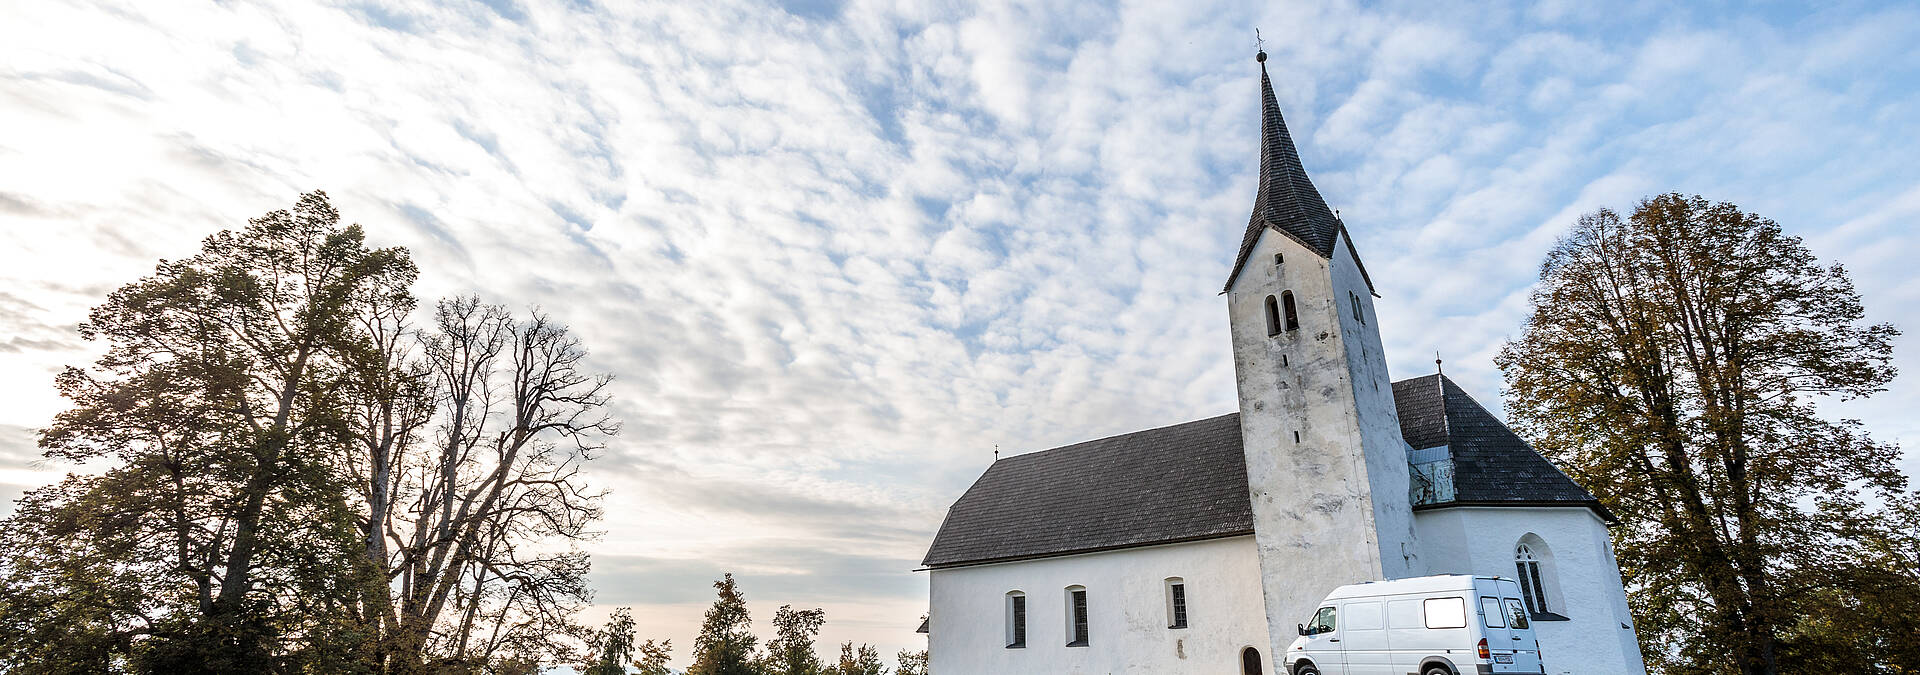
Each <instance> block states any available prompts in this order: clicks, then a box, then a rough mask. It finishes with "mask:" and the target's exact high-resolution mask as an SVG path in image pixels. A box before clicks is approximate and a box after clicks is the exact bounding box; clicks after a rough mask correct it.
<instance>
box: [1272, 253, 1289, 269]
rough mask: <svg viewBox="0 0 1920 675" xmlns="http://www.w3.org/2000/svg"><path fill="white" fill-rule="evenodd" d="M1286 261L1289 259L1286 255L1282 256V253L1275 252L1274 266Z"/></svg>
mask: <svg viewBox="0 0 1920 675" xmlns="http://www.w3.org/2000/svg"><path fill="white" fill-rule="evenodd" d="M1286 261H1287V259H1286V258H1285V257H1282V256H1281V255H1280V254H1278V253H1275V254H1273V266H1274V267H1279V266H1280V264H1281V263H1284V262H1286Z"/></svg>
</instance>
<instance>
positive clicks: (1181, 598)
mask: <svg viewBox="0 0 1920 675" xmlns="http://www.w3.org/2000/svg"><path fill="white" fill-rule="evenodd" d="M1170 590H1171V592H1172V593H1173V623H1172V624H1171V625H1169V626H1167V627H1168V628H1186V627H1187V585H1186V584H1174V585H1173V587H1172V588H1171V589H1170Z"/></svg>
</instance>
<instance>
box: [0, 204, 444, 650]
mask: <svg viewBox="0 0 1920 675" xmlns="http://www.w3.org/2000/svg"><path fill="white" fill-rule="evenodd" d="M363 239H364V238H363V235H362V233H361V231H360V229H359V227H357V226H347V227H342V226H340V224H339V214H338V213H337V212H335V211H334V209H333V207H332V206H331V205H330V204H329V203H328V201H327V198H326V195H325V194H323V193H317V192H316V193H312V194H308V195H303V196H302V197H301V198H300V200H299V202H298V203H297V204H296V205H295V207H294V208H293V209H292V210H290V211H275V212H272V213H269V214H267V215H265V216H263V217H261V218H257V219H254V220H253V221H251V222H250V223H249V225H248V226H247V227H246V228H245V229H243V230H242V231H240V232H233V231H222V232H220V233H217V234H215V235H213V236H211V237H208V238H207V239H206V241H205V242H204V243H203V244H202V246H201V249H200V252H199V253H198V254H196V255H194V256H192V257H190V258H188V259H185V260H181V261H173V262H169V261H161V263H160V265H159V266H158V268H157V269H156V270H155V272H154V274H153V275H151V276H149V277H146V278H144V279H141V280H139V281H137V282H134V283H132V284H129V285H127V286H124V287H122V288H120V289H119V290H116V291H114V292H113V293H112V294H111V295H110V296H109V297H108V298H107V301H106V303H105V304H102V305H101V306H99V307H96V308H95V309H94V310H93V312H92V313H91V314H90V315H89V317H88V319H87V321H86V323H84V324H82V326H81V334H82V336H84V337H86V338H87V339H89V340H99V341H103V342H105V343H106V344H107V351H106V355H105V356H103V357H101V358H100V360H99V361H98V362H97V363H96V364H95V367H94V368H92V369H85V370H83V369H79V368H68V369H67V370H66V371H65V372H63V373H62V374H61V375H60V376H59V378H58V379H57V382H56V384H57V385H58V387H59V389H60V392H61V394H62V395H64V396H65V397H67V398H68V399H69V400H71V401H72V407H71V408H69V409H68V410H66V411H64V412H62V413H60V414H59V415H58V416H56V417H55V419H54V421H53V423H52V424H51V425H50V426H49V427H48V428H47V429H46V430H45V432H44V433H43V435H42V437H41V447H42V448H43V449H44V450H45V451H46V453H47V455H48V456H50V457H54V458H58V459H62V460H66V461H71V462H76V463H77V462H105V463H108V464H110V465H111V468H109V469H107V470H106V471H105V472H104V473H102V474H99V475H94V476H76V477H70V478H69V479H68V480H67V481H65V482H63V483H61V484H59V485H56V486H52V487H49V488H44V489H42V490H39V491H36V492H35V493H34V494H32V495H30V496H29V497H28V498H27V499H26V500H25V502H24V504H25V507H24V508H22V509H21V510H19V511H18V512H17V513H16V514H15V515H14V516H13V517H10V518H9V519H8V522H7V523H6V524H5V527H4V528H3V529H5V530H6V531H8V532H9V533H10V534H9V536H11V537H14V538H15V540H16V542H17V545H16V546H11V547H9V555H8V556H6V557H5V558H4V563H5V568H4V569H0V574H4V575H5V576H6V577H7V584H6V585H7V587H8V591H7V593H8V596H7V597H6V598H5V600H6V605H5V607H4V610H5V611H4V614H5V617H6V618H5V619H4V620H5V621H7V622H9V623H13V624H16V625H17V626H19V627H21V628H23V629H24V632H16V631H12V630H7V631H3V632H5V633H6V635H4V636H0V663H6V664H8V665H21V666H25V665H27V662H33V663H32V666H31V667H27V668H25V669H26V670H38V669H39V666H41V665H46V666H49V667H51V668H55V669H57V668H58V667H59V665H58V664H59V663H62V662H67V661H70V660H71V659H70V658H69V657H70V656H71V657H78V656H79V655H69V656H58V655H54V654H51V653H49V651H48V650H47V649H46V648H44V647H33V646H28V645H24V644H22V643H20V642H17V641H16V638H19V637H21V636H25V635H36V634H38V635H43V636H44V635H45V634H46V632H47V631H54V632H61V631H64V630H66V629H65V628H64V627H65V626H69V625H84V626H87V629H86V630H76V631H73V632H72V634H71V635H68V636H66V637H65V638H63V639H60V640H55V641H53V642H50V643H47V644H49V645H68V646H72V647H75V648H79V649H81V650H82V654H85V655H86V658H87V660H90V661H96V662H97V661H98V659H97V656H98V655H99V654H102V653H111V654H113V656H112V657H110V658H109V660H110V661H114V662H115V663H116V664H118V663H119V662H120V661H121V660H123V659H126V658H129V657H131V658H132V659H133V661H134V662H135V664H136V665H139V666H141V667H143V668H145V669H149V670H186V671H189V672H192V671H194V670H198V669H209V668H210V669H215V670H232V671H268V670H274V669H283V668H298V667H319V666H320V665H322V664H327V663H333V662H334V660H335V659H338V658H342V657H343V656H342V655H347V654H352V653H354V652H355V651H356V650H357V649H359V645H357V644H355V643H356V641H357V639H356V635H355V633H354V632H353V631H351V630H348V629H346V628H345V627H346V626H347V619H346V609H345V607H344V606H343V605H342V604H340V603H339V602H337V599H338V598H339V597H340V593H339V592H338V590H339V588H340V586H342V585H343V584H346V585H351V584H354V583H356V582H357V580H359V579H362V578H364V575H365V574H366V570H365V568H364V567H363V566H361V565H359V564H357V563H356V562H355V561H354V560H353V559H352V556H351V555H343V554H346V553H347V552H348V551H350V550H351V549H352V548H353V545H352V543H351V542H352V541H353V539H354V535H353V518H352V512H351V506H350V505H349V504H348V503H347V501H346V500H345V499H342V496H343V495H345V494H347V491H346V490H345V489H344V486H343V485H342V484H341V482H340V473H339V471H338V470H337V465H336V462H337V460H338V458H339V453H337V452H333V449H334V448H337V447H339V446H340V445H341V444H342V443H343V442H344V439H345V438H346V436H347V431H346V408H347V405H346V402H345V401H344V400H343V399H342V396H341V392H342V390H343V386H342V384H343V382H344V380H345V379H346V376H347V373H349V372H351V371H352V370H354V369H355V368H357V367H358V364H357V363H356V360H357V359H358V358H360V357H361V356H362V355H363V354H364V352H365V350H364V348H363V346H364V342H365V337H364V335H362V334H361V333H360V332H359V331H358V330H357V327H356V325H355V324H354V322H353V321H352V318H353V317H355V316H357V315H359V314H360V313H361V311H362V310H363V309H364V306H365V305H366V304H367V303H368V302H369V301H370V298H376V297H377V298H383V299H384V300H385V301H387V302H395V303H400V304H405V303H408V302H410V296H409V295H408V290H407V289H408V286H409V285H410V284H411V283H412V281H413V279H414V276H415V269H414V266H413V263H412V262H411V261H410V260H409V259H408V257H407V254H406V251H405V250H403V249H371V248H368V247H367V246H366V245H365V243H364V241H363ZM49 572H51V573H49ZM59 598H87V599H88V600H87V601H88V602H90V603H91V602H93V601H98V602H99V604H91V605H90V606H89V607H86V608H84V609H82V608H78V607H75V606H73V605H72V604H71V603H70V602H69V601H66V600H60V599H59ZM76 612H77V614H76ZM74 619H79V620H81V622H82V623H80V624H70V623H68V621H70V620H74ZM302 646H304V647H309V648H313V649H305V648H303V647H302ZM321 647H324V648H321ZM102 649H104V650H105V652H103V651H101V650H102ZM40 658H46V659H49V660H48V661H46V662H44V664H43V663H39V662H35V661H36V660H37V659H40Z"/></svg>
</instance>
